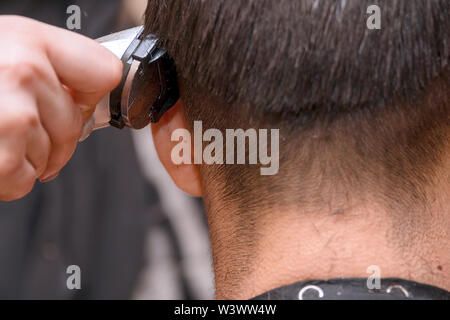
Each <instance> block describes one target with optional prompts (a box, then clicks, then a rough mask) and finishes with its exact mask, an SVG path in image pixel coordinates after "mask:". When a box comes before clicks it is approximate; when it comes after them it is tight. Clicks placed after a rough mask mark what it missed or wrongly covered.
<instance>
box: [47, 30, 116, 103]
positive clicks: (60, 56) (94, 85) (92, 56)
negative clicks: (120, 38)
mask: <svg viewBox="0 0 450 320" xmlns="http://www.w3.org/2000/svg"><path fill="white" fill-rule="evenodd" d="M44 26H45V28H46V32H45V35H46V38H45V39H46V41H45V42H44V46H45V50H46V52H47V56H48V58H49V60H50V63H51V64H52V66H53V67H54V69H55V71H56V74H57V75H58V78H59V79H60V81H61V82H62V83H63V84H64V85H66V86H67V87H69V88H70V89H71V91H72V94H73V98H74V100H75V102H76V103H79V104H81V105H85V106H89V107H91V109H92V108H93V107H94V106H95V105H96V104H97V103H98V102H99V101H100V100H101V98H102V97H103V96H105V95H106V94H107V93H108V92H109V91H111V90H113V89H114V88H115V87H116V86H117V85H118V84H119V82H120V80H121V78H122V63H121V62H120V60H119V59H118V58H117V57H116V56H115V55H114V54H112V53H111V52H110V51H109V50H107V49H105V48H104V47H102V46H101V45H99V44H98V43H97V42H95V41H94V40H92V39H89V38H86V37H84V36H81V35H79V34H76V33H74V32H70V31H67V30H63V29H59V28H55V27H52V26H48V25H44Z"/></svg>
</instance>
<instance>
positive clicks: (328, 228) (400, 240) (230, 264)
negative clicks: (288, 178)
mask: <svg viewBox="0 0 450 320" xmlns="http://www.w3.org/2000/svg"><path fill="white" fill-rule="evenodd" d="M439 208H440V210H443V209H442V208H448V206H442V205H439ZM439 208H438V209H437V210H439ZM447 210H448V209H447ZM208 212H209V214H208V221H209V224H210V230H211V241H212V250H213V259H214V270H215V281H216V297H217V299H249V298H252V297H254V296H256V295H259V294H262V293H264V292H267V291H269V290H272V289H275V288H277V287H280V286H284V285H288V284H292V283H295V282H298V281H305V280H311V279H332V278H340V277H345V278H350V277H358V278H367V277H369V276H373V275H375V273H374V272H376V271H374V270H379V272H380V274H379V275H380V277H381V278H389V277H393V278H403V279H406V280H413V281H417V282H421V283H426V284H430V285H435V286H438V287H441V288H443V289H446V290H450V277H449V270H450V252H449V251H448V248H449V246H450V241H449V239H450V236H449V234H448V233H449V230H450V219H449V217H448V216H449V215H448V213H449V212H448V211H447V214H445V212H444V214H434V215H429V216H428V217H427V219H423V220H421V221H419V222H420V223H419V222H418V223H417V225H420V228H418V229H416V230H412V229H411V228H413V226H414V225H416V224H415V223H413V222H411V221H408V224H409V225H410V226H411V228H410V227H408V226H406V227H405V226H403V227H400V228H399V227H398V226H397V224H398V222H397V221H396V219H395V218H393V216H395V215H392V214H389V213H387V212H385V211H383V210H382V209H380V208H378V207H377V206H369V205H364V206H362V205H361V206H353V207H351V208H348V209H341V210H333V211H332V212H335V213H334V214H329V213H325V212H324V213H322V212H317V211H316V212H312V211H311V210H308V211H306V210H304V209H303V208H296V209H295V210H287V211H282V210H279V211H277V212H270V213H269V214H267V215H265V216H264V217H259V218H258V219H257V222H255V221H256V220H254V219H242V220H241V221H236V219H233V217H227V214H226V213H225V214H224V213H223V212H221V214H217V213H218V212H217V211H216V212H214V206H209V210H208ZM305 212H309V213H305ZM441 213H442V212H441ZM229 214H230V213H229ZM233 214H235V215H236V216H245V217H248V216H249V213H248V212H247V213H244V212H242V213H239V212H238V213H236V211H235V212H234V213H233ZM431 216H433V218H430V217H431ZM439 217H441V218H439ZM233 221H234V222H233ZM404 222H406V221H404ZM246 223H247V224H246ZM414 228H415V227H414ZM401 229H402V230H401ZM405 230H408V233H409V235H408V236H407V235H405V234H404V232H403V231H405ZM418 239H420V241H417V240H418ZM371 266H375V267H371ZM374 268H375V269H374ZM377 268H378V269H377Z"/></svg>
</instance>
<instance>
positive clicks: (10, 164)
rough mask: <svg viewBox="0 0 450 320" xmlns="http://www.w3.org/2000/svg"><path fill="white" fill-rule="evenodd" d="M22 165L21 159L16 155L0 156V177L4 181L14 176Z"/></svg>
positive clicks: (8, 153)
mask: <svg viewBox="0 0 450 320" xmlns="http://www.w3.org/2000/svg"><path fill="white" fill-rule="evenodd" d="M22 164H23V159H21V158H20V157H19V156H18V155H17V153H13V152H7V153H6V154H3V155H0V177H1V179H2V180H3V181H4V180H5V179H8V178H9V177H12V176H14V174H15V173H16V172H17V171H18V170H20V168H21V166H22Z"/></svg>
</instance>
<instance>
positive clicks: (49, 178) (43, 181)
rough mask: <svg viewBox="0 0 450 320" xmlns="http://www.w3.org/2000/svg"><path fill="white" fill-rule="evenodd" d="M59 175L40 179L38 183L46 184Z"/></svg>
mask: <svg viewBox="0 0 450 320" xmlns="http://www.w3.org/2000/svg"><path fill="white" fill-rule="evenodd" d="M58 175H59V172H57V173H55V174H52V175H51V176H48V177H45V178H41V179H39V181H40V182H42V183H46V182H50V181H52V180H54V179H56V177H57V176H58Z"/></svg>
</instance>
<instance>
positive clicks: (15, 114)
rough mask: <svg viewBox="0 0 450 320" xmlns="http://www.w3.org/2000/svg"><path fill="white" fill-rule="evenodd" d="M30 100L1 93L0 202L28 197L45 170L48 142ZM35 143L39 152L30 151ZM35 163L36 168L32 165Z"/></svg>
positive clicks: (18, 95)
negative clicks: (26, 195)
mask: <svg viewBox="0 0 450 320" xmlns="http://www.w3.org/2000/svg"><path fill="white" fill-rule="evenodd" d="M32 101H33V100H32V99H30V98H29V96H27V95H25V94H23V93H22V92H11V94H8V95H6V94H4V92H0V109H1V111H2V114H1V115H2V117H1V120H2V122H1V123H0V200H3V201H10V200H14V199H17V198H19V197H22V196H23V195H25V194H27V193H28V192H29V191H30V190H31V188H32V187H33V185H34V182H35V180H36V178H37V176H38V174H39V172H42V171H43V170H44V169H45V167H46V162H47V158H48V153H49V149H50V148H49V139H48V136H47V134H46V133H45V130H43V128H42V126H40V124H39V118H38V114H37V109H36V108H35V106H34V104H33V102H32ZM36 142H38V143H39V144H40V146H41V148H36V147H34V146H33V148H29V146H32V145H34V143H36ZM31 161H33V162H35V165H33V164H32V163H31Z"/></svg>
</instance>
